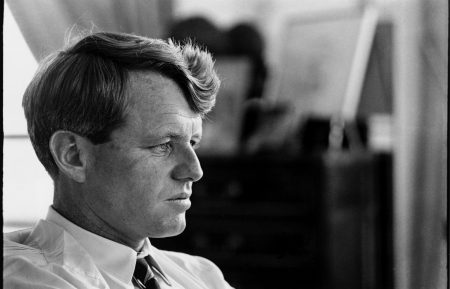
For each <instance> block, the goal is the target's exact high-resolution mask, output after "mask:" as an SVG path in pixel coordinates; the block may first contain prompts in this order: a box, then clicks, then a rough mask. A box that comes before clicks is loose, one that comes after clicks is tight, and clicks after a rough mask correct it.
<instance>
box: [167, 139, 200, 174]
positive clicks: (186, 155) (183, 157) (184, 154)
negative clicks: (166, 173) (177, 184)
mask: <svg viewBox="0 0 450 289" xmlns="http://www.w3.org/2000/svg"><path fill="white" fill-rule="evenodd" d="M177 158H178V163H177V165H176V166H175V168H174V170H173V171H172V177H173V178H174V179H176V180H180V181H192V182H196V181H198V180H200V179H201V178H202V176H203V170H202V167H201V166H200V161H199V159H198V157H197V154H196V153H195V151H194V149H193V148H192V147H191V146H190V145H189V146H188V147H186V148H184V149H183V150H180V151H179V153H178V154H177Z"/></svg>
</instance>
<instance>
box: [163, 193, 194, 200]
mask: <svg viewBox="0 0 450 289" xmlns="http://www.w3.org/2000/svg"><path fill="white" fill-rule="evenodd" d="M190 196H191V194H188V193H181V194H177V195H175V196H173V197H172V198H170V199H167V200H168V201H182V200H189V198H190Z"/></svg>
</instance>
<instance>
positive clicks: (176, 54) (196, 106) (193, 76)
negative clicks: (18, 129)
mask: <svg viewBox="0 0 450 289" xmlns="http://www.w3.org/2000/svg"><path fill="white" fill-rule="evenodd" d="M213 64H214V63H213V60H212V57H211V55H210V54H209V53H208V52H207V51H205V50H201V49H200V48H199V47H198V46H196V45H194V44H193V43H191V42H190V41H187V42H186V43H184V44H178V43H174V42H173V41H171V40H168V41H164V40H160V39H151V38H146V37H141V36H136V35H132V34H121V33H108V32H99V33H93V34H89V35H87V36H85V37H83V38H81V40H79V41H77V42H75V43H74V44H72V45H68V46H67V47H66V48H65V49H63V50H62V51H58V52H55V53H53V54H52V55H50V56H48V57H47V58H46V59H44V60H43V62H42V63H41V64H40V66H39V69H38V71H37V72H36V74H35V76H34V78H33V80H32V81H31V83H30V84H29V86H28V88H27V89H26V91H25V94H24V97H23V103H22V105H23V108H24V111H25V117H26V119H27V125H28V133H29V135H30V139H31V142H32V144H33V147H34V150H35V151H36V154H37V156H38V158H39V160H40V161H41V163H42V164H43V165H44V167H45V169H46V170H47V171H48V173H49V174H50V175H51V176H52V177H53V178H55V177H56V176H57V175H58V167H57V166H56V163H55V161H54V160H53V157H52V155H51V152H50V148H49V141H50V138H51V136H52V135H53V134H54V133H55V132H56V131H58V130H68V131H71V132H74V133H77V134H79V135H81V136H84V137H87V138H88V139H89V140H90V141H92V142H93V143H94V144H99V143H105V142H107V141H109V140H110V134H111V132H112V131H113V130H115V129H117V128H118V127H120V126H121V125H122V124H123V123H124V122H125V116H126V110H127V107H128V104H129V102H128V99H127V93H126V91H125V89H126V87H127V82H128V79H129V73H130V72H132V71H154V72H157V73H160V74H162V75H163V76H165V77H168V78H170V79H173V80H174V81H175V82H176V83H177V84H178V85H179V87H180V88H181V90H182V91H183V93H184V95H185V98H186V100H187V102H188V104H189V106H190V108H191V109H192V110H193V111H194V112H196V113H198V114H200V115H201V116H204V115H205V114H206V113H208V112H209V111H210V110H211V109H212V107H213V106H214V104H215V98H216V94H217V92H218V89H219V86H220V81H219V79H218V77H217V74H216V72H215V71H214V67H213Z"/></svg>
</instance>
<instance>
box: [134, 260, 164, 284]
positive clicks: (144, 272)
mask: <svg viewBox="0 0 450 289" xmlns="http://www.w3.org/2000/svg"><path fill="white" fill-rule="evenodd" d="M133 277H134V278H135V279H136V283H137V285H139V287H140V288H149V289H159V288H160V287H159V285H158V283H157V281H156V278H155V274H154V273H153V271H152V269H151V268H150V266H149V264H148V263H147V261H146V260H145V258H138V259H137V260H136V267H135V269H134V274H133Z"/></svg>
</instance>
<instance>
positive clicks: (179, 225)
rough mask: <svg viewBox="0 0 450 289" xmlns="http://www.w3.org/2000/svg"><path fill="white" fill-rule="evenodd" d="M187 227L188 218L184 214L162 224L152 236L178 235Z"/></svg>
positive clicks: (166, 236)
mask: <svg viewBox="0 0 450 289" xmlns="http://www.w3.org/2000/svg"><path fill="white" fill-rule="evenodd" d="M184 229H186V220H185V218H184V216H183V217H182V218H181V217H180V218H179V219H178V218H177V220H171V221H170V222H165V223H164V224H162V225H161V227H160V228H159V230H158V232H156V233H155V234H152V236H150V238H168V237H174V236H178V235H180V234H181V233H183V231H184Z"/></svg>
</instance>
